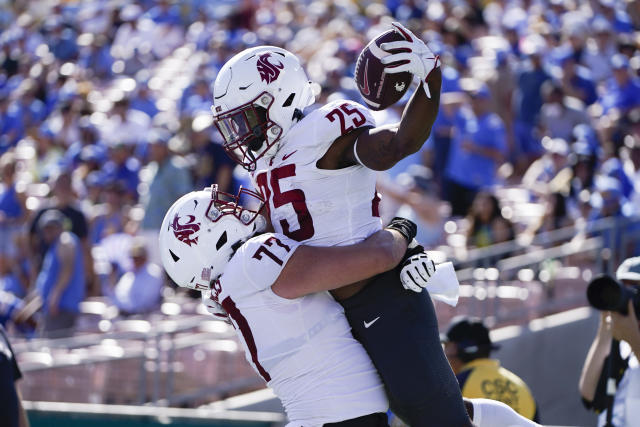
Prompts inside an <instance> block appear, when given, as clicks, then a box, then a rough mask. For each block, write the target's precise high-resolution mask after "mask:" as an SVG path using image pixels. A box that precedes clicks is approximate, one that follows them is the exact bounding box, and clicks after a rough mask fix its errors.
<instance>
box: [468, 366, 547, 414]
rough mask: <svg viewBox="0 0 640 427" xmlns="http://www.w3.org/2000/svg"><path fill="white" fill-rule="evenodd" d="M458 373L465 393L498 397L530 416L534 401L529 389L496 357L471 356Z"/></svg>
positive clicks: (480, 396) (490, 397)
mask: <svg viewBox="0 0 640 427" xmlns="http://www.w3.org/2000/svg"><path fill="white" fill-rule="evenodd" d="M457 377H458V381H460V388H461V389H462V395H463V396H464V397H467V398H469V399H473V398H485V399H493V400H499V401H500V402H504V403H506V404H507V405H509V406H511V407H512V408H513V409H514V410H515V411H516V412H517V413H519V414H520V415H522V416H523V417H526V418H529V419H530V420H533V418H534V416H535V414H536V402H535V400H534V399H533V395H532V394H531V390H529V387H527V385H526V384H525V382H524V381H522V379H520V377H518V376H517V375H516V374H514V373H513V372H511V371H508V370H507V369H505V368H503V367H501V366H500V362H499V361H498V360H494V359H476V360H472V361H471V362H469V363H467V364H466V365H464V367H463V368H462V371H461V372H460V373H459V374H458V375H457Z"/></svg>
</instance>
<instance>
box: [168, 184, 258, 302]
mask: <svg viewBox="0 0 640 427" xmlns="http://www.w3.org/2000/svg"><path fill="white" fill-rule="evenodd" d="M241 198H243V202H244V203H246V204H247V205H248V206H249V205H250V204H251V203H252V202H256V201H257V205H256V207H255V208H252V209H248V208H244V207H242V206H240V205H239V202H240V199H241ZM263 203H264V201H263V199H262V197H261V196H260V195H259V194H258V193H255V192H253V191H250V190H246V189H244V188H242V187H241V188H240V191H239V192H238V195H237V196H236V195H231V194H228V193H224V192H221V191H218V186H217V185H214V186H213V187H211V188H207V189H204V190H202V191H193V192H191V193H188V194H186V195H184V196H182V197H181V198H180V199H178V200H177V201H176V202H175V203H174V204H173V206H171V208H169V210H168V211H167V214H166V215H165V217H164V220H163V221H162V227H161V229H160V237H159V239H160V254H161V257H162V265H163V266H164V269H165V270H166V272H167V274H168V275H169V277H171V279H172V280H173V281H174V282H175V283H176V284H177V285H178V286H181V287H185V288H190V289H196V290H199V291H206V290H208V289H209V285H210V283H211V281H212V280H215V279H217V278H218V277H219V276H220V275H221V274H222V271H223V270H224V267H225V266H226V264H227V262H228V261H229V259H230V258H231V256H233V253H234V252H235V250H236V249H237V244H238V243H239V242H243V241H244V240H246V239H248V238H249V237H251V236H252V235H254V234H255V233H257V232H259V231H262V230H263V229H264V227H265V225H266V220H265V218H264V217H263V216H262V215H261V214H260V211H261V210H262V207H263ZM254 204H255V203H254Z"/></svg>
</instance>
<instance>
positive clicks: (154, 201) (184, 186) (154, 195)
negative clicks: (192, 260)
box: [140, 129, 193, 264]
mask: <svg viewBox="0 0 640 427" xmlns="http://www.w3.org/2000/svg"><path fill="white" fill-rule="evenodd" d="M170 138H171V135H170V134H169V133H168V132H167V131H166V130H164V129H154V130H153V131H152V132H151V134H150V136H149V144H150V147H149V154H150V159H151V164H150V165H149V170H150V175H151V180H150V181H149V182H148V185H149V191H148V193H147V194H145V195H144V196H143V197H141V198H142V201H143V206H144V217H143V219H142V222H141V224H140V226H141V228H142V230H143V234H144V236H145V238H146V239H147V242H148V244H147V248H149V250H150V259H151V261H152V262H155V263H158V264H159V263H160V262H161V260H160V256H159V253H158V250H157V248H158V245H157V242H158V231H159V230H160V226H161V225H162V220H163V218H164V215H165V213H166V212H167V211H168V210H169V208H170V207H171V205H172V204H173V202H174V201H175V200H177V199H178V198H179V197H181V196H183V195H184V194H185V193H188V192H189V191H192V190H193V182H192V178H191V173H190V172H189V169H188V168H187V163H186V161H185V160H184V159H183V158H182V157H178V156H174V155H172V153H171V151H169V146H168V145H169V140H170Z"/></svg>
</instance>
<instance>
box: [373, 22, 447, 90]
mask: <svg viewBox="0 0 640 427" xmlns="http://www.w3.org/2000/svg"><path fill="white" fill-rule="evenodd" d="M391 25H393V27H394V28H395V30H396V31H398V32H399V33H401V34H402V35H403V36H404V37H405V38H406V39H407V40H409V41H397V42H388V43H382V44H381V45H380V48H381V49H382V50H386V51H387V52H388V51H390V50H394V49H402V50H403V52H401V53H394V54H392V55H388V56H385V57H383V58H382V59H381V60H380V62H382V64H383V65H387V64H391V63H393V62H400V64H392V65H389V66H387V67H385V68H384V72H385V73H403V72H406V71H408V72H410V73H411V74H413V75H414V76H416V77H418V78H419V79H420V80H421V81H422V82H423V83H424V84H423V85H422V87H424V91H425V93H426V94H427V98H431V92H430V91H429V85H427V81H426V80H427V77H429V74H431V72H432V71H433V70H435V69H436V68H438V67H439V66H440V57H439V56H437V55H435V54H434V53H433V52H432V51H431V49H429V46H427V45H426V44H425V43H424V42H423V41H422V40H420V39H419V38H418V37H416V36H415V34H413V33H412V32H411V31H409V30H408V29H406V28H405V27H404V26H403V25H402V24H400V23H399V22H394V23H392V24H391Z"/></svg>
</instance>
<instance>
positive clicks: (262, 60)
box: [256, 52, 284, 84]
mask: <svg viewBox="0 0 640 427" xmlns="http://www.w3.org/2000/svg"><path fill="white" fill-rule="evenodd" d="M270 57H271V53H269V52H267V53H263V54H262V55H260V56H259V57H258V63H257V65H256V67H257V68H258V72H259V73H260V78H261V79H262V81H264V82H267V84H269V83H271V82H273V81H275V80H276V79H277V78H278V76H279V75H280V70H282V69H283V68H284V65H283V64H282V62H280V63H278V64H273V63H272V62H270V61H269V58H270Z"/></svg>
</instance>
